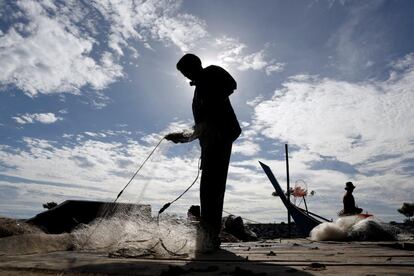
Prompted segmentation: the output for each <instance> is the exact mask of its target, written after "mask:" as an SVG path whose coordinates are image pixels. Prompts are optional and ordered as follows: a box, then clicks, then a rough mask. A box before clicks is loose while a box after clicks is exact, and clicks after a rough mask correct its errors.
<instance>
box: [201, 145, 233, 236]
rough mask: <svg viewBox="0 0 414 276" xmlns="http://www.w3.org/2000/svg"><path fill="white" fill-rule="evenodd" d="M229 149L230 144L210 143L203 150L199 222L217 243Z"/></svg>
mask: <svg viewBox="0 0 414 276" xmlns="http://www.w3.org/2000/svg"><path fill="white" fill-rule="evenodd" d="M231 147H232V144H231V143H210V144H208V146H206V147H204V148H203V150H204V152H203V168H202V169H203V171H202V176H201V183H200V205H201V222H202V224H203V226H204V228H205V230H206V231H207V232H208V234H209V236H210V237H211V238H212V239H216V240H217V241H219V240H218V235H219V233H220V230H221V218H222V212H223V201H224V193H225V189H226V179H227V172H228V167H229V161H230V155H231Z"/></svg>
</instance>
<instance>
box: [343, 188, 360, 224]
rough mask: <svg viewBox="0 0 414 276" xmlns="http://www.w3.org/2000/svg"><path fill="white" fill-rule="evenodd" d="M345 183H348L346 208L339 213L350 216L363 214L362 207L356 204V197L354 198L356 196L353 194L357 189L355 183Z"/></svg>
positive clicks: (345, 196)
mask: <svg viewBox="0 0 414 276" xmlns="http://www.w3.org/2000/svg"><path fill="white" fill-rule="evenodd" d="M345 185H346V186H345V190H346V193H345V195H344V199H343V203H344V209H343V210H341V211H340V212H339V215H340V216H349V215H357V214H361V212H362V209H361V208H358V207H357V206H356V205H355V199H354V196H353V195H352V192H353V191H354V189H355V186H354V184H352V182H346V184H345Z"/></svg>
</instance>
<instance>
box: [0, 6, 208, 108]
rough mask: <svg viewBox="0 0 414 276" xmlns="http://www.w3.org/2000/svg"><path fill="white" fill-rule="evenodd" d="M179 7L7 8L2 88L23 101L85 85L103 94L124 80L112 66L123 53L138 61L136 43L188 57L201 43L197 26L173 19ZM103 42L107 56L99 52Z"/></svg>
mask: <svg viewBox="0 0 414 276" xmlns="http://www.w3.org/2000/svg"><path fill="white" fill-rule="evenodd" d="M180 4H181V2H180V1H179V2H171V1H151V0H150V1H133V0H131V1H115V0H107V1H96V2H91V3H81V2H78V1H65V2H64V3H53V2H50V1H46V0H44V1H33V0H20V1H17V2H16V3H13V4H12V3H10V4H8V5H7V6H6V7H5V8H8V9H9V10H8V11H12V12H13V13H14V14H13V15H12V16H9V17H8V19H9V20H11V23H12V24H11V26H10V28H9V29H8V30H5V31H4V34H2V36H1V37H0V67H1V68H2V74H1V76H0V84H1V85H3V86H7V85H15V86H16V87H18V88H19V89H21V90H23V91H24V93H25V94H26V95H29V96H36V95H38V94H51V93H61V92H70V93H75V94H78V93H80V89H81V88H82V87H84V86H88V85H89V86H91V87H92V88H93V89H95V90H102V89H105V88H106V87H107V86H108V85H109V84H111V83H113V82H114V81H116V80H117V79H119V78H120V77H123V76H124V74H123V67H122V66H121V64H120V61H119V59H118V57H119V56H121V55H123V54H124V49H130V50H131V52H132V56H134V57H138V56H139V53H138V52H137V50H136V49H135V46H136V45H134V44H136V41H139V42H141V43H142V44H143V45H144V46H145V47H147V48H148V47H151V46H150V45H149V44H148V41H151V40H155V41H162V42H164V43H165V44H173V45H176V46H177V47H179V48H180V49H181V50H182V51H188V50H189V49H191V47H193V46H194V45H195V43H196V42H197V41H198V40H199V39H201V38H202V37H204V36H206V35H207V32H206V30H205V27H206V25H205V23H204V22H203V21H202V20H200V19H199V18H197V17H195V16H192V15H189V14H185V13H179V12H178V8H179V6H180ZM106 26H109V27H106ZM104 41H108V47H109V51H105V50H104V49H105V45H104V44H105V42H104ZM132 41H134V42H133V43H131V42H132ZM97 105H98V106H99V105H100V106H102V104H101V103H100V102H99V103H97ZM104 105H105V103H104Z"/></svg>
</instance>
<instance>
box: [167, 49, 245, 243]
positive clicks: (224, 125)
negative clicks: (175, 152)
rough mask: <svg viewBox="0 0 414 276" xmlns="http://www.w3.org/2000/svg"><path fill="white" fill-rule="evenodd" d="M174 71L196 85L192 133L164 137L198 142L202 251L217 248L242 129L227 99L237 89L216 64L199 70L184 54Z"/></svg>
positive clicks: (197, 61) (190, 56) (195, 60)
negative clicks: (232, 161)
mask: <svg viewBox="0 0 414 276" xmlns="http://www.w3.org/2000/svg"><path fill="white" fill-rule="evenodd" d="M177 69H178V70H179V71H180V72H181V73H182V74H183V75H184V76H185V77H187V78H188V79H190V80H191V82H190V85H191V86H195V90H194V98H193V104H192V109H193V116H194V121H195V126H194V132H193V133H192V135H191V136H187V135H185V134H184V133H170V134H168V135H167V136H165V138H166V139H167V140H170V141H173V142H174V143H186V142H190V141H193V140H194V139H199V142H200V146H201V170H202V174H201V181H200V205H201V226H202V228H203V230H204V231H205V233H206V234H207V241H208V244H204V245H203V248H204V250H205V251H212V250H215V249H218V248H219V246H220V240H219V233H220V229H221V218H222V212H223V200H224V192H225V189H226V179H227V171H228V167H229V162H230V155H231V148H232V144H233V142H234V141H235V140H236V139H237V137H239V135H240V133H241V129H240V126H239V123H238V121H237V118H236V115H235V114H234V111H233V108H232V106H231V104H230V99H229V96H230V95H231V94H232V93H233V91H234V90H235V89H236V88H237V83H236V81H235V80H234V79H233V77H232V76H231V75H230V74H229V73H228V72H227V71H226V70H224V69H223V68H221V67H219V66H215V65H211V66H208V67H206V68H203V67H202V64H201V60H200V59H199V58H198V57H197V56H196V55H193V54H186V55H184V56H183V57H182V58H181V59H180V60H179V61H178V63H177Z"/></svg>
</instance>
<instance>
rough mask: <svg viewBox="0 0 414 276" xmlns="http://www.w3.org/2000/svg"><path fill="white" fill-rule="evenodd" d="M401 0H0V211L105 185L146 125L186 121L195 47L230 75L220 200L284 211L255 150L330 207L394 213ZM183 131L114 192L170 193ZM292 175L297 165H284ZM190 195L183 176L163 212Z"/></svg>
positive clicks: (413, 73)
mask: <svg viewBox="0 0 414 276" xmlns="http://www.w3.org/2000/svg"><path fill="white" fill-rule="evenodd" d="M413 11H414V3H413V2H412V1H408V0H406V1H404V0H400V1H391V0H389V1H346V0H342V1H334V0H331V1H328V0H327V1H322V0H321V1H311V0H309V1H304V0H303V1H299V0H297V1H218V0H213V1H132V0H130V1H114V0H105V1H96V2H95V1H90V2H89V1H86V2H84V1H32V0H21V1H0V15H1V16H0V70H1V71H0V72H1V74H0V102H1V104H0V111H1V112H0V130H1V132H0V199H1V200H0V215H5V216H13V217H30V216H33V215H34V214H36V213H38V212H40V211H42V207H41V205H42V203H45V202H47V201H56V202H61V201H63V200H65V199H87V200H113V199H114V197H115V196H116V194H117V193H118V192H119V190H120V189H121V188H122V187H123V185H125V184H126V182H127V181H128V180H129V177H130V176H131V175H132V174H133V172H134V170H135V169H136V168H137V166H138V165H139V164H140V162H142V161H143V160H144V159H145V158H146V156H147V154H148V153H149V152H150V151H151V150H152V148H153V147H154V145H155V144H156V143H157V142H158V140H159V139H160V137H162V135H165V134H166V133H168V132H170V131H177V130H180V129H185V128H189V127H190V126H191V125H192V114H191V100H192V87H190V86H189V85H188V83H187V81H186V80H185V79H184V77H183V76H181V75H180V74H179V73H178V72H177V71H176V69H175V64H176V62H177V61H178V59H179V58H180V57H181V56H182V55H183V54H184V53H187V52H191V53H195V54H197V55H199V56H200V57H201V59H202V60H203V65H205V66H207V65H209V64H217V65H220V66H222V67H224V68H226V69H227V70H228V71H229V72H230V73H231V74H232V75H233V76H234V77H235V79H236V80H237V82H238V89H237V90H236V91H235V93H234V94H233V95H232V96H231V101H232V104H233V106H234V109H235V110H236V113H237V116H238V118H239V121H240V122H241V124H242V127H243V134H242V136H241V137H240V138H239V139H238V141H237V142H236V144H235V145H234V148H233V155H232V162H231V165H230V171H229V178H228V189H227V193H226V199H225V206H224V208H225V210H226V211H228V212H231V213H234V214H239V215H242V216H245V217H247V218H251V219H254V220H257V221H262V222H273V221H281V220H284V219H285V209H284V207H283V206H282V204H281V202H280V200H279V199H277V198H274V197H272V196H271V193H272V187H271V184H270V183H269V182H268V180H267V179H266V177H265V175H264V173H263V172H262V171H261V169H260V167H259V165H258V162H257V161H258V160H261V161H263V162H265V163H267V164H269V165H270V166H271V167H272V168H273V170H274V172H275V174H276V176H277V177H278V178H279V181H280V182H281V183H283V184H284V183H285V181H286V178H285V167H284V155H283V149H284V144H285V143H288V144H289V145H290V149H291V151H290V167H291V180H292V185H294V184H295V182H296V181H299V180H303V181H305V182H306V183H307V186H308V189H309V190H314V191H315V192H316V194H315V195H314V196H313V197H309V198H308V205H309V207H310V208H311V209H312V210H313V211H315V212H317V213H319V214H322V215H324V216H327V217H329V218H336V212H337V211H339V210H340V209H341V200H342V195H343V192H344V190H343V188H344V183H345V182H346V181H353V182H354V184H356V186H357V189H356V190H355V197H356V201H357V204H358V205H359V206H360V207H362V208H363V209H364V210H366V211H368V212H370V213H373V214H375V215H376V216H378V217H379V218H380V219H382V220H385V221H389V220H396V221H401V220H402V219H403V217H402V216H401V215H400V214H398V212H397V211H396V209H397V208H398V207H400V206H401V204H402V202H404V201H412V199H413V196H414V192H413V184H412V181H413V176H414V140H413V139H414V138H413V137H414V135H413V134H414V122H413V118H414V111H413V109H412V105H413V103H414V91H413V87H414V86H413V84H414V40H413V39H412V29H413V28H414V18H413V17H412V13H413ZM199 153H200V150H199V147H198V144H197V142H193V143H190V144H186V145H174V144H170V143H167V142H165V143H163V144H161V147H160V149H159V150H158V151H157V152H156V153H155V155H154V156H153V157H152V158H151V160H150V161H149V163H148V164H147V165H146V167H144V169H143V171H142V173H141V174H140V175H138V177H137V178H136V179H135V180H134V182H133V183H132V184H131V186H130V187H128V189H127V190H126V192H125V194H124V195H123V196H122V198H121V200H122V201H125V202H138V203H149V204H152V206H153V209H154V210H158V208H159V207H160V206H161V205H162V204H163V203H165V202H168V201H170V200H172V199H173V198H174V197H175V196H176V195H178V194H179V193H180V192H181V191H182V190H184V189H185V188H186V186H187V185H189V184H190V183H191V182H192V180H193V178H194V177H195V175H196V171H197V160H198V157H199ZM299 182H300V181H299ZM197 203H198V188H194V189H193V190H191V191H190V192H189V193H188V194H187V195H186V196H185V197H183V199H182V200H181V201H180V202H177V204H176V205H175V206H173V207H171V212H176V213H179V214H184V213H186V210H187V209H188V207H189V206H190V205H192V204H197Z"/></svg>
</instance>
